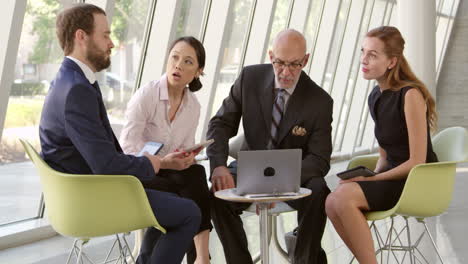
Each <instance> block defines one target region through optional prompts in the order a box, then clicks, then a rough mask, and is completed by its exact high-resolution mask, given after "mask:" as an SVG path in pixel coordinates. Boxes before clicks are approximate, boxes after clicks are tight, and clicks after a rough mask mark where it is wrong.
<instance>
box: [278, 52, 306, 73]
mask: <svg viewBox="0 0 468 264" xmlns="http://www.w3.org/2000/svg"><path fill="white" fill-rule="evenodd" d="M306 56H307V54H306V55H304V57H303V58H302V59H301V60H300V62H291V63H287V62H285V61H282V60H278V59H275V60H273V61H272V62H271V63H273V66H275V67H276V68H278V69H281V70H284V69H285V68H286V67H288V68H289V70H299V69H300V68H302V66H303V65H304V63H303V62H304V59H305V57H306Z"/></svg>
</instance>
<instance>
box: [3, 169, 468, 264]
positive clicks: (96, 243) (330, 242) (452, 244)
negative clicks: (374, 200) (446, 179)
mask: <svg viewBox="0 0 468 264" xmlns="http://www.w3.org/2000/svg"><path fill="white" fill-rule="evenodd" d="M464 165H465V166H464V168H461V169H459V173H457V177H456V184H455V192H454V196H453V201H452V203H451V205H450V207H449V209H448V211H447V212H446V213H444V214H443V215H441V216H439V217H434V218H431V219H429V220H428V226H429V229H430V231H431V233H432V234H433V237H434V239H435V240H436V243H437V245H438V247H439V249H440V252H441V254H442V257H443V259H444V263H446V264H462V263H468V251H467V250H466V249H467V248H468V246H466V244H465V243H464V241H465V238H466V236H467V235H468V226H467V225H466V219H467V218H468V196H466V195H464V192H465V190H467V189H468V169H467V167H468V166H466V164H464ZM344 166H346V162H342V163H337V164H334V165H333V166H332V170H331V172H330V176H328V177H327V182H328V184H329V186H330V187H331V188H332V189H334V188H335V186H336V185H337V178H336V177H335V176H333V175H334V173H336V172H337V171H341V170H342V169H343V168H344ZM12 180H13V179H12ZM25 191H26V190H25ZM428 195H430V190H428ZM3 198H4V199H5V197H3ZM244 217H245V218H244V223H245V228H246V230H247V236H248V239H249V245H250V250H251V252H257V251H258V249H259V241H258V218H257V216H255V215H252V214H246V215H245V216H244ZM295 218H296V214H295V213H294V212H293V213H286V214H283V215H282V216H281V217H280V220H279V225H278V226H279V227H278V232H279V233H280V236H281V237H282V236H283V234H284V232H285V230H286V231H289V230H291V229H292V228H294V227H295ZM402 223H403V220H402V219H397V220H396V226H399V227H400V226H401V225H402ZM412 224H416V223H415V222H412ZM378 226H379V227H380V228H381V230H383V231H385V230H388V228H389V222H385V221H381V222H380V223H378ZM413 226H414V225H413ZM421 230H422V229H421V227H417V228H415V229H414V230H413V231H414V234H413V232H412V233H411V236H412V237H415V236H416V233H417V232H419V231H421ZM111 239H112V238H110V237H105V238H100V239H96V240H93V241H91V242H90V243H89V245H87V248H88V252H89V255H90V256H91V257H95V258H96V259H102V258H103V257H104V255H105V252H106V250H107V249H108V248H109V247H110V245H111ZM129 239H130V243H131V244H132V243H133V236H130V237H129ZM322 241H323V242H322V243H323V247H324V248H325V250H326V252H327V255H328V263H330V264H334V263H339V264H341V263H349V260H350V259H351V254H350V252H349V250H348V249H347V248H346V246H344V245H343V242H342V241H341V239H340V238H339V237H338V236H337V234H336V232H335V231H334V229H333V227H332V226H331V225H330V223H328V224H327V226H326V232H325V234H324V237H323V240H322ZM281 243H283V242H282V240H281ZM71 245H72V239H69V238H64V237H61V236H55V237H53V238H50V239H46V240H42V241H40V242H36V243H32V244H28V245H24V246H20V247H16V248H10V249H6V250H2V251H0V263H9V264H16V263H18V264H19V263H40V264H46V263H47V264H54V263H65V260H66V257H67V254H68V250H69V248H70V247H71ZM421 250H422V252H423V253H424V254H425V255H426V257H427V258H428V261H429V263H438V261H437V258H436V255H435V254H434V253H433V250H432V246H431V245H430V243H429V240H428V238H427V237H425V238H423V240H422V242H421ZM210 251H211V254H212V263H225V261H224V257H223V252H222V247H221V244H220V242H219V240H218V238H217V236H216V233H215V232H212V233H211V240H210ZM384 257H385V258H386V257H387V254H385V255H384ZM270 259H271V263H273V264H281V263H285V262H284V261H283V262H282V261H281V260H280V259H279V258H278V257H277V256H275V253H272V256H271V258H270ZM391 263H396V262H394V261H393V260H392V259H391ZM405 263H409V260H408V259H407V261H405Z"/></svg>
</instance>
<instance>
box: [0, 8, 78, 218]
mask: <svg viewBox="0 0 468 264" xmlns="http://www.w3.org/2000/svg"><path fill="white" fill-rule="evenodd" d="M73 2H74V1H72V0H68V1H66V0H63V1H54V0H29V1H27V7H26V13H25V17H24V22H23V27H22V31H21V38H20V43H19V48H18V55H17V58H16V64H15V66H14V67H15V73H14V74H15V76H14V82H13V84H12V86H11V90H10V96H9V100H8V108H7V112H6V118H5V123H4V129H3V134H2V140H1V142H0V174H1V176H2V184H0V225H1V224H6V223H9V222H15V221H19V220H23V219H27V218H33V217H36V216H37V212H38V207H39V201H40V197H41V188H40V184H39V177H38V176H36V174H35V171H34V168H33V167H32V164H31V163H30V162H29V161H28V158H27V157H26V156H25V153H24V150H23V147H22V146H21V143H20V142H19V139H20V138H24V139H27V140H28V141H29V142H31V143H32V144H33V145H34V146H35V147H36V149H40V148H39V133H38V131H39V129H38V125H39V120H40V118H41V110H42V105H43V103H44V98H45V95H46V93H47V90H48V88H49V85H50V81H51V80H52V79H53V78H54V77H55V74H56V73H57V70H58V68H59V67H60V64H61V62H62V59H63V56H62V54H63V52H62V50H61V49H60V47H59V44H58V41H57V40H56V35H55V18H56V14H57V13H58V12H59V11H60V10H62V9H63V8H64V6H68V5H70V4H71V3H73Z"/></svg>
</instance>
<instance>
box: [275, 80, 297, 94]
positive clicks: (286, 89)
mask: <svg viewBox="0 0 468 264" xmlns="http://www.w3.org/2000/svg"><path fill="white" fill-rule="evenodd" d="M296 85H297V82H296V84H294V86H293V87H291V88H282V87H281V86H280V85H279V82H278V80H276V77H275V89H284V90H285V91H286V92H287V93H288V94H289V95H292V94H293V93H294V90H295V89H296Z"/></svg>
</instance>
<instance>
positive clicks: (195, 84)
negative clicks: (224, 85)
mask: <svg viewBox="0 0 468 264" xmlns="http://www.w3.org/2000/svg"><path fill="white" fill-rule="evenodd" d="M202 87H203V84H202V83H201V82H200V78H197V77H195V78H193V80H192V81H191V82H190V83H189V85H188V88H189V90H190V91H191V92H192V93H193V92H196V91H198V90H200V89H201V88H202Z"/></svg>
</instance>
